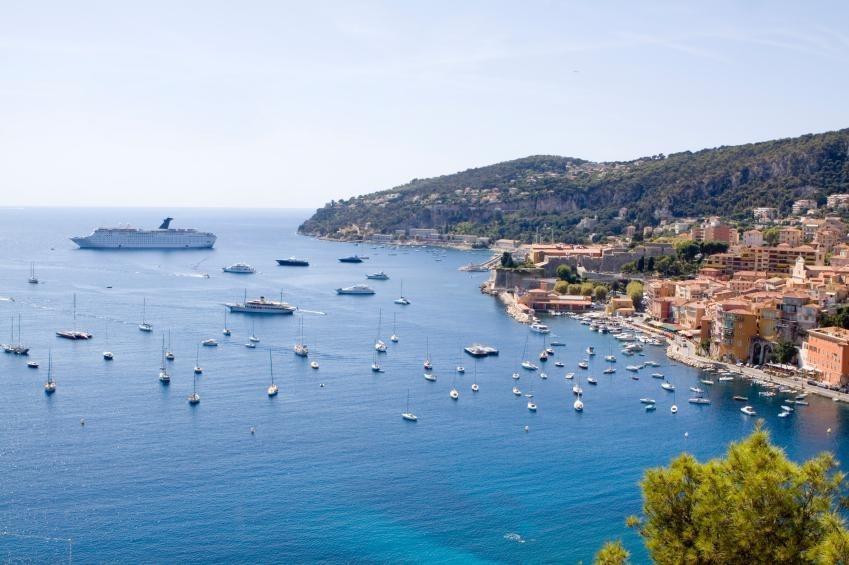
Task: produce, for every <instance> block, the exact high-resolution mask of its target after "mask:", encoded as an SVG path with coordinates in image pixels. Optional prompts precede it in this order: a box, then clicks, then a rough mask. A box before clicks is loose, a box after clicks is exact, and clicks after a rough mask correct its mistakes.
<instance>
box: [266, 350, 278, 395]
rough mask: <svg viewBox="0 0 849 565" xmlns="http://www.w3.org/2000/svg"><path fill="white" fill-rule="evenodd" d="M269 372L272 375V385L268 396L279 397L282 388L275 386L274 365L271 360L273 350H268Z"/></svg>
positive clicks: (269, 387)
mask: <svg viewBox="0 0 849 565" xmlns="http://www.w3.org/2000/svg"><path fill="white" fill-rule="evenodd" d="M268 371H269V373H270V374H271V384H270V385H269V386H268V390H267V391H266V392H267V393H268V396H277V393H278V392H280V388H279V387H278V386H277V385H276V384H274V363H273V362H272V360H271V350H270V349H269V350H268Z"/></svg>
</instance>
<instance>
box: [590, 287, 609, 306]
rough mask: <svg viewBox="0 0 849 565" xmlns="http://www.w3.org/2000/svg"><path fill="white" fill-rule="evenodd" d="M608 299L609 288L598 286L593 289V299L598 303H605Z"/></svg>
mask: <svg viewBox="0 0 849 565" xmlns="http://www.w3.org/2000/svg"><path fill="white" fill-rule="evenodd" d="M606 298H607V287H606V286H604V285H598V286H597V287H595V288H594V289H593V299H595V301H596V302H604V300H605V299H606Z"/></svg>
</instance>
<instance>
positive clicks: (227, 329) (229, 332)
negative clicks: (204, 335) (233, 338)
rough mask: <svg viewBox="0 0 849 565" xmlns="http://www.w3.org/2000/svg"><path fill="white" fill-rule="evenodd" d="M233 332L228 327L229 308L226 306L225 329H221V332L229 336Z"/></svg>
mask: <svg viewBox="0 0 849 565" xmlns="http://www.w3.org/2000/svg"><path fill="white" fill-rule="evenodd" d="M231 333H232V332H231V331H230V328H229V327H227V308H225V309H224V329H223V330H221V334H222V335H226V336H227V337H230V334H231Z"/></svg>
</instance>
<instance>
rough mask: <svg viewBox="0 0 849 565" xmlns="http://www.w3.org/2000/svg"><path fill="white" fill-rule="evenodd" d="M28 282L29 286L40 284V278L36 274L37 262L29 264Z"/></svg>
mask: <svg viewBox="0 0 849 565" xmlns="http://www.w3.org/2000/svg"><path fill="white" fill-rule="evenodd" d="M27 282H28V283H29V284H38V277H37V276H36V274H35V262H32V263H30V264H29V279H28V280H27Z"/></svg>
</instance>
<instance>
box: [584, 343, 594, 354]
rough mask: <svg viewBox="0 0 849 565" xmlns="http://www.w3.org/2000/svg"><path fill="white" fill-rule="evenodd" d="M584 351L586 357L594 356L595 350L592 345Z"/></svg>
mask: <svg viewBox="0 0 849 565" xmlns="http://www.w3.org/2000/svg"><path fill="white" fill-rule="evenodd" d="M586 351H587V355H595V348H594V347H593V346H592V345H590V346H589V347H587V349H586Z"/></svg>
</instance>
